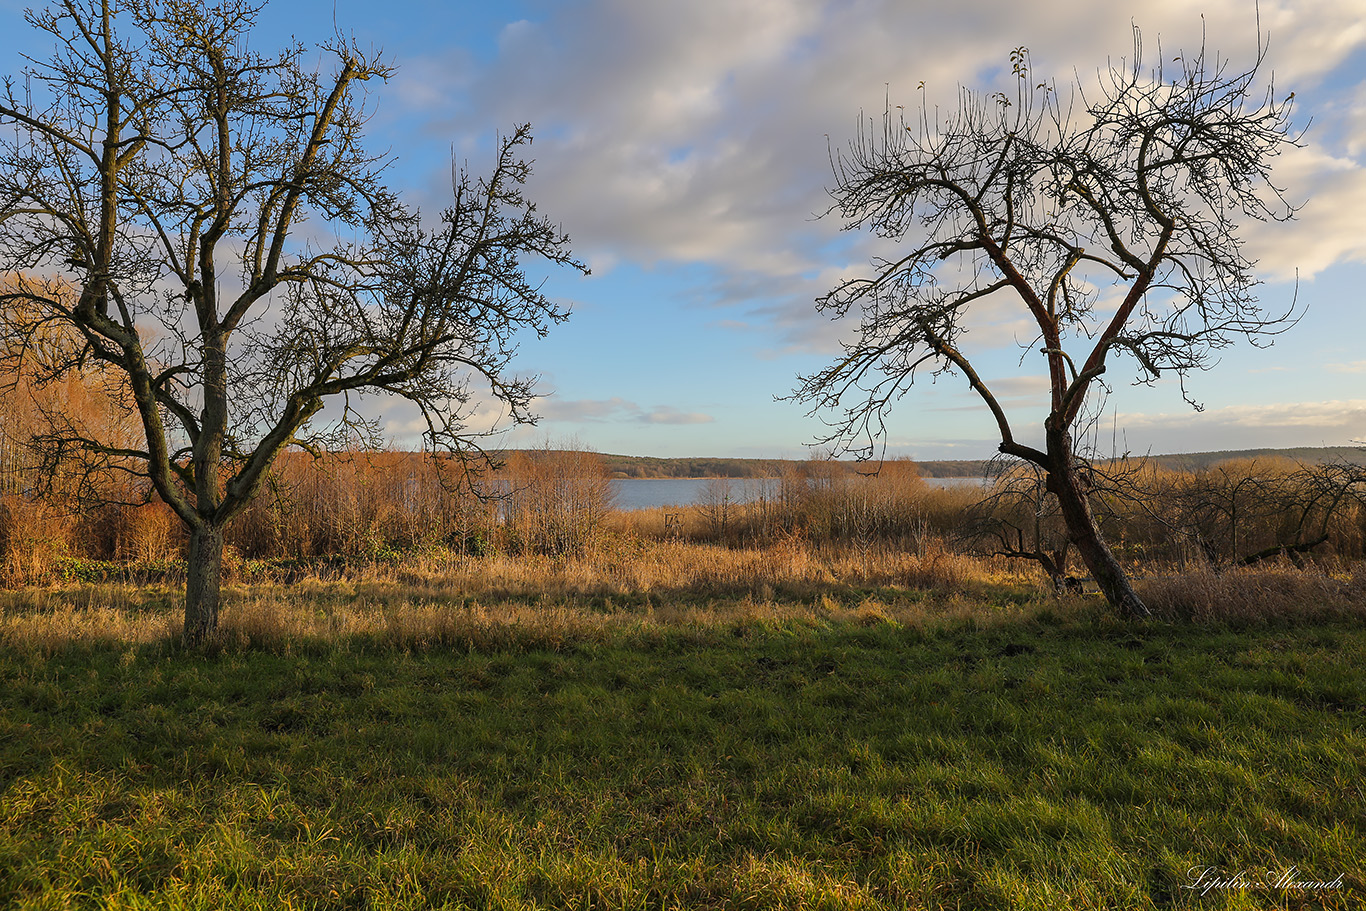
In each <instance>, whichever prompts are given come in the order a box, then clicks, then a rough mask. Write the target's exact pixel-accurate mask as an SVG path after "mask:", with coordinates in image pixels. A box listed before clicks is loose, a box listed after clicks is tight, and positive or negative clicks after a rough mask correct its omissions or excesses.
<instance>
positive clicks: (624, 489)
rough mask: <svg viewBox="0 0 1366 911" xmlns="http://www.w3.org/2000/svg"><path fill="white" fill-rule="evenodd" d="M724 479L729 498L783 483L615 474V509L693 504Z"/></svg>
mask: <svg viewBox="0 0 1366 911" xmlns="http://www.w3.org/2000/svg"><path fill="white" fill-rule="evenodd" d="M718 480H719V481H723V482H724V483H725V484H726V485H727V486H728V487H729V488H730V495H731V499H732V502H736V503H748V502H750V501H751V500H757V499H758V498H759V497H761V496H765V495H767V496H775V495H776V494H777V493H778V489H779V485H780V484H781V483H782V482H781V481H779V480H778V479H777V478H729V479H726V478H617V479H615V480H613V481H612V490H613V491H614V492H615V493H616V506H617V509H622V510H631V509H658V508H659V507H661V506H692V505H694V504H696V503H699V502H701V500H702V494H703V492H704V491H705V490H706V487H707V485H708V484H710V483H713V482H715V481H718ZM925 483H926V484H927V485H929V486H930V487H960V486H963V485H967V484H974V485H977V486H981V485H982V484H984V483H986V482H985V479H983V478H926V479H925Z"/></svg>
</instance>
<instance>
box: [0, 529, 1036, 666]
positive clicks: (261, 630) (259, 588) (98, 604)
mask: <svg viewBox="0 0 1366 911" xmlns="http://www.w3.org/2000/svg"><path fill="white" fill-rule="evenodd" d="M1002 588H1008V589H1010V590H1011V591H1012V592H1018V591H1020V590H1024V591H1026V592H1030V591H1032V590H1033V583H1032V582H1031V581H1030V580H1029V577H1027V576H1023V575H1021V574H1020V573H1019V572H1018V571H1017V569H1016V568H1015V567H1011V566H1009V565H1007V564H1006V563H1004V562H1003V561H999V560H981V559H977V558H973V557H968V556H964V555H961V554H954V553H951V552H949V551H947V550H946V549H944V548H943V547H942V546H940V545H938V544H937V543H933V542H931V543H928V544H927V546H925V547H923V548H922V550H921V553H920V554H906V553H896V552H890V551H857V550H856V551H848V550H838V549H832V548H829V547H815V546H810V545H807V544H806V543H804V542H801V541H798V540H789V541H787V542H784V543H781V544H778V545H774V546H770V547H765V548H758V547H752V548H726V547H719V546H715V545H704V544H693V543H687V542H682V541H662V542H644V541H641V540H639V539H628V538H624V537H622V538H614V539H612V540H611V541H610V542H609V543H608V544H607V545H606V546H604V547H603V548H601V549H600V550H599V551H597V552H594V553H592V554H589V555H582V556H578V557H551V556H541V555H522V556H517V557H513V556H508V555H491V556H487V557H473V556H465V555H459V554H449V553H447V554H440V555H428V556H425V557H413V558H412V559H410V560H408V561H406V562H404V563H402V564H398V565H395V566H386V565H382V564H378V565H375V564H372V565H368V566H366V567H364V568H363V569H361V570H359V571H356V572H353V573H350V574H348V575H347V576H346V577H344V578H340V579H337V578H334V579H321V578H308V579H304V580H301V581H297V582H292V583H284V582H281V581H278V580H266V581H260V582H254V583H240V584H234V585H231V586H230V587H229V588H228V590H227V592H226V597H225V601H224V607H223V612H222V616H221V619H220V637H219V639H220V643H221V644H223V645H227V646H230V647H234V646H267V647H276V646H281V645H285V646H288V645H291V644H303V643H309V642H313V643H320V642H332V643H335V642H337V641H339V640H345V639H350V638H357V637H359V638H363V639H368V640H372V641H377V642H382V643H385V644H388V645H393V646H398V647H402V648H414V649H426V648H431V647H459V648H464V647H477V648H498V647H503V646H512V645H521V646H527V645H534V646H537V647H548V648H559V647H562V646H564V645H566V644H570V643H578V642H587V641H598V640H602V639H604V638H606V637H608V636H609V635H610V636H620V635H623V634H624V635H628V636H631V635H642V636H646V637H655V636H661V635H685V636H686V635H691V634H693V633H698V632H703V633H705V634H707V635H710V634H711V632H714V631H715V630H717V629H721V628H727V629H738V628H743V627H745V626H747V625H752V624H777V623H788V622H802V621H813V622H838V623H844V622H849V623H856V624H864V625H867V624H876V623H886V622H890V623H897V624H903V625H921V624H923V623H925V622H927V621H932V620H934V621H938V620H951V619H954V618H959V619H962V618H967V617H970V616H975V615H980V616H986V615H988V614H991V615H995V614H999V613H1000V612H1001V608H1000V607H999V606H994V605H999V604H1000V602H1001V598H999V597H995V596H994V595H995V594H997V593H999V590H1001V589H1002ZM179 598H180V592H179V590H178V589H176V588H172V587H169V586H166V585H163V586H136V585H128V584H112V585H111V584H104V585H83V586H66V587H60V586H54V587H50V588H46V589H27V590H23V591H17V592H9V593H4V594H3V595H2V596H0V642H4V643H8V644H11V645H16V646H17V645H19V644H21V643H22V644H24V645H25V647H27V648H37V649H39V650H42V651H45V652H51V651H53V650H56V649H60V648H62V647H65V646H67V645H71V644H79V643H87V642H95V641H116V642H122V643H127V644H129V645H148V644H153V643H157V642H166V643H171V642H173V641H175V640H176V638H177V637H178V635H179V623H180V613H179V609H178V608H179ZM1013 600H1018V598H1015V599H1013Z"/></svg>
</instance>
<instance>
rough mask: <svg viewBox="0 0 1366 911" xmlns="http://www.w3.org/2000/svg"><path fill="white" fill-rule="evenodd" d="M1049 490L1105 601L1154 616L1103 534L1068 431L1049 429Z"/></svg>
mask: <svg viewBox="0 0 1366 911" xmlns="http://www.w3.org/2000/svg"><path fill="white" fill-rule="evenodd" d="M1048 456H1049V461H1050V463H1051V464H1050V465H1049V466H1048V489H1049V490H1050V491H1052V492H1053V495H1054V496H1055V497H1057V498H1058V507H1059V509H1060V510H1061V512H1062V518H1063V522H1065V523H1066V525H1067V535H1068V537H1069V538H1070V539H1071V541H1072V543H1073V544H1074V545H1076V548H1077V553H1078V554H1079V555H1080V556H1081V560H1082V562H1083V563H1085V564H1086V568H1087V569H1089V570H1090V571H1091V576H1092V578H1094V579H1095V580H1096V585H1097V586H1098V587H1099V588H1100V591H1101V593H1102V594H1103V595H1105V600H1107V601H1109V602H1110V606H1111V607H1113V608H1114V609H1115V610H1116V611H1118V612H1119V613H1120V614H1121V615H1123V616H1125V617H1129V618H1138V617H1150V616H1152V612H1151V611H1150V610H1148V606H1147V605H1146V604H1144V603H1143V601H1142V600H1141V599H1140V598H1139V597H1138V595H1137V594H1136V593H1135V592H1134V589H1133V586H1132V585H1130V584H1129V577H1128V575H1127V574H1126V573H1125V572H1124V569H1123V568H1122V567H1121V566H1120V565H1119V561H1118V560H1116V559H1115V555H1114V554H1113V553H1111V552H1110V546H1109V545H1108V544H1106V543H1105V538H1104V537H1103V536H1102V535H1101V533H1100V526H1099V525H1097V524H1096V517H1095V514H1094V513H1092V512H1091V503H1090V500H1089V499H1088V498H1087V496H1086V489H1085V481H1084V479H1083V478H1082V477H1081V473H1080V472H1079V471H1078V470H1077V464H1076V460H1075V459H1074V458H1073V456H1072V447H1071V439H1070V435H1069V434H1068V433H1067V432H1066V431H1057V430H1055V429H1054V428H1052V427H1050V428H1049V429H1048Z"/></svg>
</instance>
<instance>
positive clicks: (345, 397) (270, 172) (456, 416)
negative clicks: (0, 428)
mask: <svg viewBox="0 0 1366 911" xmlns="http://www.w3.org/2000/svg"><path fill="white" fill-rule="evenodd" d="M260 11H261V6H260V5H259V4H256V3H252V2H250V0H221V2H218V3H216V4H211V5H205V4H202V3H199V2H195V0H62V2H61V3H60V5H58V6H55V7H54V8H52V9H50V10H48V11H45V12H39V13H32V12H30V13H29V14H27V19H28V21H29V22H30V23H31V24H32V25H33V26H34V27H35V28H37V29H38V30H39V31H41V32H45V33H47V34H48V35H49V36H50V37H51V38H52V39H55V52H54V53H53V55H52V56H51V57H50V58H49V59H47V60H43V61H38V60H30V65H29V66H28V67H27V69H26V70H25V71H24V73H23V75H22V77H21V78H20V79H19V80H18V81H16V80H7V82H6V91H5V94H4V98H3V100H0V124H3V129H4V133H3V134H0V264H2V266H0V267H2V268H3V269H4V270H5V271H6V272H7V273H8V274H9V276H10V281H9V282H8V284H7V286H6V288H5V291H4V293H3V294H2V295H0V304H3V311H4V314H5V329H6V333H7V340H8V345H9V350H10V351H17V352H19V353H20V354H21V355H22V356H23V357H25V358H26V359H27V360H28V361H29V362H30V363H32V364H36V365H37V369H38V370H39V371H40V372H41V373H42V374H43V375H44V376H46V377H48V378H56V377H60V376H63V375H68V374H70V373H71V372H72V371H76V370H82V369H88V368H89V366H90V365H92V364H93V365H98V368H99V373H100V375H102V376H105V377H109V376H114V377H117V378H118V379H119V381H120V382H121V384H122V386H123V392H124V398H125V400H126V401H127V402H128V404H129V409H130V419H131V420H132V421H133V422H134V424H135V425H136V426H138V427H139V428H140V431H141V432H140V434H139V435H138V436H139V437H140V438H141V440H142V441H143V443H145V445H141V444H139V445H134V446H129V445H127V444H126V443H119V442H116V441H111V440H109V439H105V438H103V437H101V436H99V435H95V434H91V433H90V432H89V431H88V428H87V427H86V426H84V425H82V424H81V422H79V421H75V420H65V421H59V422H57V423H56V424H55V425H54V426H53V427H52V428H51V429H50V430H49V431H48V432H47V433H45V434H44V439H43V442H44V443H45V444H47V445H48V446H51V447H56V448H58V449H60V450H62V451H64V452H68V453H70V452H77V451H79V452H83V453H84V454H85V455H87V456H88V457H91V458H96V459H102V460H104V462H105V463H106V464H107V465H108V466H111V467H115V468H118V469H121V470H123V471H126V472H134V473H136V474H138V475H141V476H143V477H145V478H146V479H147V480H148V481H150V485H151V487H152V488H154V489H155V492H156V494H157V495H159V496H160V498H161V499H162V500H164V501H165V502H166V503H167V504H169V506H170V507H171V509H173V510H174V511H175V513H176V515H177V516H179V517H180V519H181V520H182V522H183V523H184V524H185V525H186V527H187V529H188V532H189V556H188V567H187V585H186V596H185V633H184V635H185V639H186V641H187V642H190V643H193V642H197V641H199V640H202V639H203V638H204V637H206V636H208V635H209V634H211V633H212V632H213V630H214V629H215V628H216V625H217V619H218V606H219V587H220V574H221V566H222V552H223V532H224V527H225V526H226V525H227V523H228V522H229V521H230V520H231V519H232V518H233V517H234V516H235V515H237V514H238V513H240V512H241V511H242V510H243V508H244V507H245V506H246V505H247V503H248V502H249V501H250V500H251V498H252V496H253V495H254V494H255V493H256V491H257V490H258V488H259V487H260V486H261V484H262V480H263V478H264V477H265V476H266V474H267V470H268V468H269V467H270V465H271V463H272V461H273V460H274V459H275V457H276V456H277V455H278V454H279V453H280V452H281V451H282V450H284V449H285V448H287V447H291V446H303V447H314V446H318V445H324V444H326V442H327V440H328V434H329V433H335V432H336V430H337V428H338V420H334V419H332V418H328V417H327V414H331V412H328V413H326V414H324V415H320V412H321V411H322V410H323V407H324V405H325V404H326V403H327V402H328V401H336V402H338V406H337V411H336V413H337V414H339V415H340V416H341V417H340V419H339V420H340V421H341V422H342V423H347V422H350V421H352V420H355V419H357V418H358V413H357V412H356V411H355V410H354V407H353V406H354V405H355V401H354V398H355V396H357V395H361V394H366V393H387V394H389V395H391V396H396V397H399V398H401V399H404V400H406V401H407V402H409V403H411V405H413V406H415V407H416V410H417V411H418V412H420V414H421V415H422V417H423V418H424V419H425V421H424V426H425V428H426V429H425V433H426V443H427V444H428V445H429V446H431V447H438V448H444V449H446V450H449V451H454V452H463V451H466V450H467V449H468V447H469V446H470V445H472V444H474V442H475V439H476V436H477V429H476V428H472V427H471V426H470V424H471V421H470V418H471V415H472V413H473V412H474V411H475V410H476V409H477V408H481V407H486V406H488V405H490V404H491V403H501V407H502V408H503V410H504V411H505V412H506V413H508V414H510V416H511V420H513V421H519V420H525V419H528V418H529V417H530V415H529V412H528V407H529V405H530V402H531V399H532V392H533V389H532V386H533V380H532V379H529V378H526V377H521V376H518V375H516V374H514V373H513V372H512V370H511V367H510V364H509V360H510V358H511V356H512V354H513V352H514V350H515V347H516V341H517V337H518V334H519V333H525V332H527V331H530V332H535V333H537V334H543V333H544V332H545V331H546V329H547V328H548V326H549V325H551V324H552V323H555V322H558V321H560V320H563V319H564V318H565V317H566V316H567V313H566V311H564V310H563V309H562V308H560V307H559V306H557V305H556V304H555V303H554V302H552V301H551V300H549V299H548V298H547V297H546V296H544V295H543V294H542V292H541V290H540V287H539V285H538V284H536V283H534V282H531V281H529V280H528V278H527V276H526V275H525V272H524V268H523V264H522V260H523V258H524V257H527V256H538V257H543V258H545V259H546V260H548V261H549V262H551V263H556V264H562V265H569V266H572V267H575V268H580V269H581V268H582V265H581V264H580V263H578V262H577V261H575V260H574V259H573V258H572V256H571V254H570V252H569V250H568V238H567V237H566V236H565V235H564V234H563V233H562V232H561V231H559V230H558V228H557V227H556V226H555V225H554V224H552V223H551V222H549V221H547V220H546V219H545V218H543V217H541V216H539V215H538V214H537V213H536V211H535V207H534V206H533V205H532V204H531V203H530V202H529V201H528V200H527V199H526V198H525V197H524V195H523V192H522V187H523V184H524V181H525V179H526V177H527V175H528V172H529V171H528V164H527V162H526V161H525V160H523V159H522V157H521V155H522V152H523V147H524V146H525V145H526V144H527V143H529V142H530V141H531V137H530V133H529V130H528V128H527V127H520V128H518V129H516V130H515V131H514V132H513V133H511V134H510V135H507V136H504V137H502V138H501V139H500V142H499V146H498V149H497V152H496V162H495V164H494V167H493V170H492V172H491V173H490V174H489V175H487V176H485V177H477V176H475V175H472V174H470V173H469V172H468V171H467V170H466V169H463V168H459V169H455V172H454V174H453V189H454V201H453V202H452V204H451V205H450V207H449V208H448V209H447V210H446V211H445V212H444V213H443V214H442V215H441V217H440V219H439V220H435V221H434V223H433V224H432V225H431V226H428V227H424V226H423V224H421V223H420V221H419V217H418V214H417V213H416V212H415V211H413V210H411V209H409V208H406V207H405V206H404V205H403V204H402V203H401V202H400V201H399V200H398V199H397V198H396V197H395V195H394V194H393V193H392V192H390V191H389V190H388V189H387V188H386V187H385V186H384V184H383V183H382V172H383V170H384V166H385V164H386V162H385V160H384V158H383V156H376V155H373V154H370V153H367V152H366V151H365V149H364V147H363V144H362V138H363V136H362V134H363V130H364V126H365V123H366V120H367V116H368V115H367V111H366V109H365V95H364V93H363V91H362V83H364V82H365V81H366V80H369V79H371V78H375V77H378V78H380V79H385V78H387V77H388V76H389V74H390V68H389V67H388V66H386V65H384V64H383V63H381V62H380V61H379V60H377V59H376V58H374V57H373V56H368V55H366V54H363V53H361V52H360V51H359V50H358V49H357V48H356V47H355V45H354V44H353V43H349V42H347V41H345V40H343V39H340V38H338V39H336V40H334V41H333V42H332V43H331V44H329V45H326V46H323V47H321V48H320V49H319V51H318V54H319V55H320V56H316V57H315V56H313V55H312V54H311V53H310V52H308V51H306V50H305V49H304V48H303V47H302V46H299V45H294V46H288V47H285V48H284V49H283V50H281V51H280V52H278V53H277V54H274V55H271V56H267V55H263V54H258V53H256V52H254V51H252V50H251V48H250V44H249V37H250V31H251V29H252V27H253V25H254V24H255V23H256V20H257V18H258V16H259V13H260ZM329 61H331V63H330V65H329ZM54 339H65V340H66V343H65V344H53V340H54ZM372 429H373V426H372Z"/></svg>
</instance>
